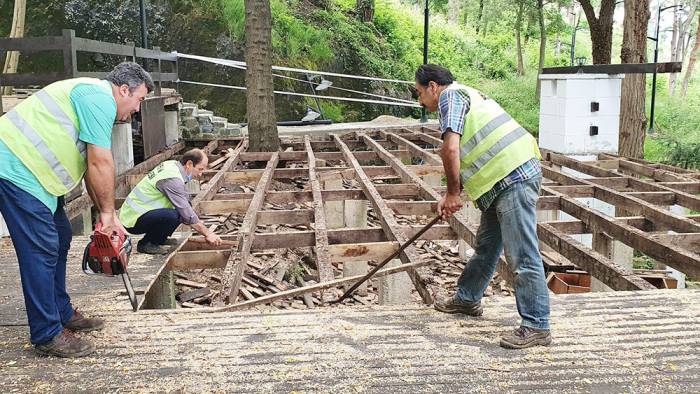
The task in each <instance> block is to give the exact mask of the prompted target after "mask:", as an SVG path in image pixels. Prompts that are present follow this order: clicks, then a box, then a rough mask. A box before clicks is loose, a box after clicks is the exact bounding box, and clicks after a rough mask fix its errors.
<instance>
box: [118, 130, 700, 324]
mask: <svg viewBox="0 0 700 394" xmlns="http://www.w3.org/2000/svg"><path fill="white" fill-rule="evenodd" d="M438 135H439V134H438V132H437V131H435V130H432V129H429V128H425V127H422V128H414V129H407V128H401V129H390V130H382V131H379V132H376V131H372V132H367V133H363V132H361V131H358V132H352V133H346V134H343V135H330V136H327V137H325V138H323V139H319V138H314V139H311V138H310V137H309V136H305V137H286V138H283V140H282V151H281V152H275V153H270V152H248V151H247V149H246V147H247V140H238V139H228V140H217V141H212V142H209V143H208V144H207V146H206V149H207V151H208V152H209V153H210V154H211V163H212V165H213V168H212V170H210V171H207V172H206V173H205V174H204V177H203V179H202V182H203V183H204V184H205V186H204V187H203V188H202V191H201V192H199V194H197V196H196V197H195V199H194V201H193V205H194V206H195V208H196V209H197V211H198V212H199V213H200V214H202V215H204V216H207V215H209V216H216V215H220V216H222V220H223V218H224V217H225V218H226V219H227V220H228V219H230V218H232V217H237V218H238V221H237V222H234V223H235V224H236V225H235V226H232V227H233V234H234V235H232V236H224V238H226V239H227V240H228V241H230V243H229V244H228V245H226V246H222V247H219V248H210V247H208V246H206V245H203V244H202V243H201V242H196V241H198V240H197V239H191V240H188V241H187V242H185V243H184V244H183V245H181V247H180V249H179V250H178V252H177V253H175V254H174V255H173V256H172V258H171V259H169V260H168V262H167V263H166V265H165V266H164V267H163V272H165V271H167V270H171V269H172V270H189V271H194V270H202V269H205V270H212V269H220V270H223V272H222V273H221V275H216V277H217V278H218V277H220V280H221V282H222V284H221V285H220V287H219V288H218V289H217V290H216V292H217V294H219V297H220V301H219V302H218V303H217V304H218V306H223V305H225V307H226V308H227V310H234V309H241V308H246V307H250V306H253V305H259V304H265V303H272V302H275V301H278V300H282V299H288V298H294V297H297V298H299V299H300V298H301V296H302V295H304V294H309V293H315V295H316V296H318V297H317V299H321V298H322V297H324V295H323V291H324V290H326V291H327V289H334V288H336V289H337V288H338V287H339V286H342V285H344V284H347V283H349V282H352V281H353V280H355V279H348V278H338V277H337V276H336V274H334V272H336V273H337V268H338V267H337V263H338V262H342V261H344V260H347V259H358V260H362V259H364V260H375V261H381V260H382V257H384V256H387V255H388V254H389V253H391V251H393V250H396V248H397V247H398V245H399V244H400V243H401V242H403V241H404V240H405V239H407V238H408V237H410V236H411V235H412V234H413V233H415V231H417V230H418V229H419V228H420V226H421V225H422V224H425V223H427V222H428V221H429V220H430V219H431V217H432V216H433V215H434V210H435V206H436V201H437V200H438V198H439V196H440V194H441V193H442V192H443V191H444V188H443V187H442V186H439V180H438V184H437V185H436V184H435V177H438V178H439V177H441V176H442V174H443V170H442V162H441V160H440V158H439V156H438V155H437V154H436V152H437V148H438V146H439V144H440V140H439V138H438ZM173 155H174V153H173ZM174 157H177V156H174ZM542 164H543V174H544V177H545V180H544V183H543V188H542V196H541V197H540V199H539V201H538V210H540V211H549V212H554V211H561V212H564V213H566V214H568V215H570V216H571V217H573V220H550V221H544V222H541V223H539V226H538V235H539V237H540V240H541V242H542V245H543V246H542V252H543V257H544V260H545V265H546V268H547V270H548V271H552V272H557V271H558V272H565V271H567V270H584V271H587V272H588V273H590V274H591V275H592V276H593V277H595V278H596V279H598V280H600V281H601V282H602V283H603V284H605V285H607V286H609V287H610V288H612V289H613V290H652V289H655V287H654V286H653V285H652V284H650V283H649V282H648V281H646V280H644V279H643V278H642V277H640V276H639V274H638V273H637V272H635V271H633V270H632V269H629V268H626V267H622V266H620V265H618V264H616V263H615V262H613V261H612V259H611V253H612V252H611V251H610V250H609V249H610V247H609V246H606V245H609V244H610V242H612V241H620V242H622V243H624V244H626V245H628V246H629V247H630V248H632V249H634V251H636V252H638V253H643V254H645V255H646V256H649V258H651V259H653V260H655V261H656V262H657V263H662V264H665V265H666V266H669V267H672V268H674V269H676V270H678V271H681V272H683V273H685V274H687V275H688V276H689V277H690V278H695V279H697V278H700V215H697V214H678V213H674V212H672V211H671V210H669V207H670V206H680V207H683V208H687V209H688V210H694V211H698V210H700V197H698V193H700V173H698V172H695V171H690V170H684V169H680V168H676V167H672V166H667V165H662V164H655V163H649V162H645V161H642V160H630V159H626V158H621V157H616V156H613V155H606V154H601V155H598V157H597V158H596V160H592V161H580V160H576V159H573V158H570V157H567V156H564V155H561V154H557V153H555V152H549V151H543V161H542ZM143 172H145V171H141V172H140V173H137V174H128V175H127V176H126V177H125V183H126V184H127V185H129V186H133V185H135V184H136V183H137V182H138V181H139V180H140V179H141V177H142V176H143ZM572 174H579V176H574V175H572ZM431 177H432V178H433V179H432V182H428V181H427V180H428V178H431ZM331 179H342V180H343V183H342V186H341V187H342V188H337V187H336V188H328V187H325V185H326V184H327V183H329V180H331ZM278 181H283V182H287V183H289V184H292V185H293V187H291V190H276V188H275V187H274V185H275V182H278ZM580 198H587V199H595V200H597V201H601V202H604V203H607V204H609V205H610V206H612V207H613V210H614V212H615V213H614V214H612V215H610V214H607V213H605V212H601V211H599V210H597V209H595V208H592V207H590V206H588V205H586V204H585V203H584V202H582V201H581V200H580ZM346 200H365V201H367V202H368V204H369V206H370V210H371V212H372V213H373V214H374V215H375V216H376V218H377V219H378V222H377V226H376V227H370V228H363V229H359V228H344V229H329V228H328V225H327V223H326V217H325V216H326V213H325V212H324V211H325V210H324V204H325V203H328V202H335V201H346ZM290 203H296V204H297V205H296V208H292V209H288V208H285V206H289V204H290ZM299 204H302V205H299ZM292 206H293V204H292ZM405 216H411V217H412V218H414V219H415V220H414V221H413V222H412V223H411V224H408V225H406V224H400V223H399V221H398V220H397V219H399V220H401V218H402V217H405ZM216 226H219V224H215V227H216ZM271 228H272V229H271ZM278 228H279V229H278ZM300 229H301V231H300ZM476 230H477V225H476V224H475V223H473V222H470V221H469V220H468V218H467V217H466V216H465V215H464V214H463V213H460V214H457V215H455V217H454V218H452V219H451V220H450V221H449V223H447V224H442V225H438V226H435V227H434V228H433V229H432V230H431V231H429V232H428V233H426V234H425V235H424V236H423V239H425V240H434V241H437V240H455V239H463V240H465V241H466V242H467V243H468V244H470V245H473V243H474V239H475V234H476ZM574 234H593V247H592V248H591V247H587V246H585V245H583V244H582V243H581V242H579V241H577V240H576V239H575V238H574V237H572V235H574ZM194 238H196V237H194ZM293 248H310V250H312V251H311V252H310V254H312V255H313V258H314V259H315V263H316V266H317V267H316V271H315V272H314V273H313V274H314V277H313V282H314V283H312V284H311V285H309V286H297V285H296V284H293V285H292V286H287V285H285V286H277V288H273V289H271V291H268V292H267V293H263V292H259V293H258V294H253V293H252V292H251V291H248V290H252V289H250V288H248V289H247V288H246V285H245V283H244V284H243V285H242V282H245V279H246V278H248V279H253V278H250V276H249V275H247V273H249V272H255V270H256V267H255V264H254V263H252V258H251V253H252V252H265V251H270V250H276V249H293ZM401 260H402V262H403V263H404V264H403V266H401V267H399V268H392V270H393V271H390V272H397V271H401V270H406V271H407V272H408V273H409V276H410V277H411V280H412V281H413V283H414V286H415V288H416V290H417V294H418V295H419V296H420V298H421V299H422V301H423V302H424V303H427V304H429V303H430V302H431V301H432V297H433V295H434V293H435V289H433V288H431V280H430V275H431V271H430V267H426V265H429V264H430V261H431V259H425V258H422V257H421V256H419V255H418V253H417V251H416V248H414V247H409V248H407V249H406V251H405V252H404V253H402V255H401ZM432 260H434V259H432ZM251 264H253V266H251ZM498 271H499V273H500V274H501V275H502V277H503V278H504V279H505V280H506V281H510V280H512V277H511V274H510V272H509V270H508V269H507V268H506V265H505V261H504V260H503V258H502V259H501V262H500V263H499V270H498ZM307 279H308V278H307ZM270 283H271V285H272V282H270ZM272 287H274V286H272ZM300 287H301V288H300ZM325 298H328V295H327V294H326V295H325Z"/></svg>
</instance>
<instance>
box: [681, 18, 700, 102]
mask: <svg viewBox="0 0 700 394" xmlns="http://www.w3.org/2000/svg"><path fill="white" fill-rule="evenodd" d="M699 19H700V18H699ZM699 34H700V21H698V30H697V32H696V33H695V44H693V49H692V50H691V51H690V59H689V60H688V68H687V69H686V70H685V75H683V85H682V86H681V97H685V94H686V93H687V92H688V82H690V77H692V76H693V69H694V68H695V61H696V60H697V58H698V50H700V40H699V39H698V37H700V36H699Z"/></svg>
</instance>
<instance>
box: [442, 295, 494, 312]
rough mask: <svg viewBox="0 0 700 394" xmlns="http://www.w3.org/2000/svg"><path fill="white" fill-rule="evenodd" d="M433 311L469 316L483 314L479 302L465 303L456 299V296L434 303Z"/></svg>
mask: <svg viewBox="0 0 700 394" xmlns="http://www.w3.org/2000/svg"><path fill="white" fill-rule="evenodd" d="M435 309H436V310H438V311H440V312H444V313H464V314H465V315H469V316H481V315H482V314H483V313H484V308H482V307H481V301H479V302H466V301H462V300H460V299H459V298H457V295H456V294H455V295H454V296H452V297H450V298H443V299H441V300H438V301H435Z"/></svg>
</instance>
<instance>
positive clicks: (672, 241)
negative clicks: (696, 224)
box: [651, 233, 700, 254]
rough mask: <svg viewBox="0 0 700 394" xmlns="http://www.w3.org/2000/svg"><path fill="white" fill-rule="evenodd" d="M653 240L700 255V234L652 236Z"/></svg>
mask: <svg viewBox="0 0 700 394" xmlns="http://www.w3.org/2000/svg"><path fill="white" fill-rule="evenodd" d="M651 238H652V239H654V240H656V241H658V242H661V243H665V244H669V245H678V246H680V247H681V248H684V249H688V250H690V251H695V252H696V254H698V253H700V233H683V234H659V235H652V236H651Z"/></svg>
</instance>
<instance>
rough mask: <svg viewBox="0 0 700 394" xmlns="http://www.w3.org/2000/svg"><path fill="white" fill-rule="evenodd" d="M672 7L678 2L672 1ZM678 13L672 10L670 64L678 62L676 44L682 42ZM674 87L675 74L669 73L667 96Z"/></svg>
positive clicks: (675, 9)
mask: <svg viewBox="0 0 700 394" xmlns="http://www.w3.org/2000/svg"><path fill="white" fill-rule="evenodd" d="M673 5H676V6H677V5H678V1H674V2H673ZM680 28H681V24H680V13H679V12H678V8H674V9H673V28H672V33H671V59H669V61H670V62H676V61H678V45H677V44H678V42H679V41H681V40H682V37H681V36H680ZM675 85H676V73H671V75H669V76H668V92H669V94H671V95H673V90H674V88H675Z"/></svg>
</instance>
